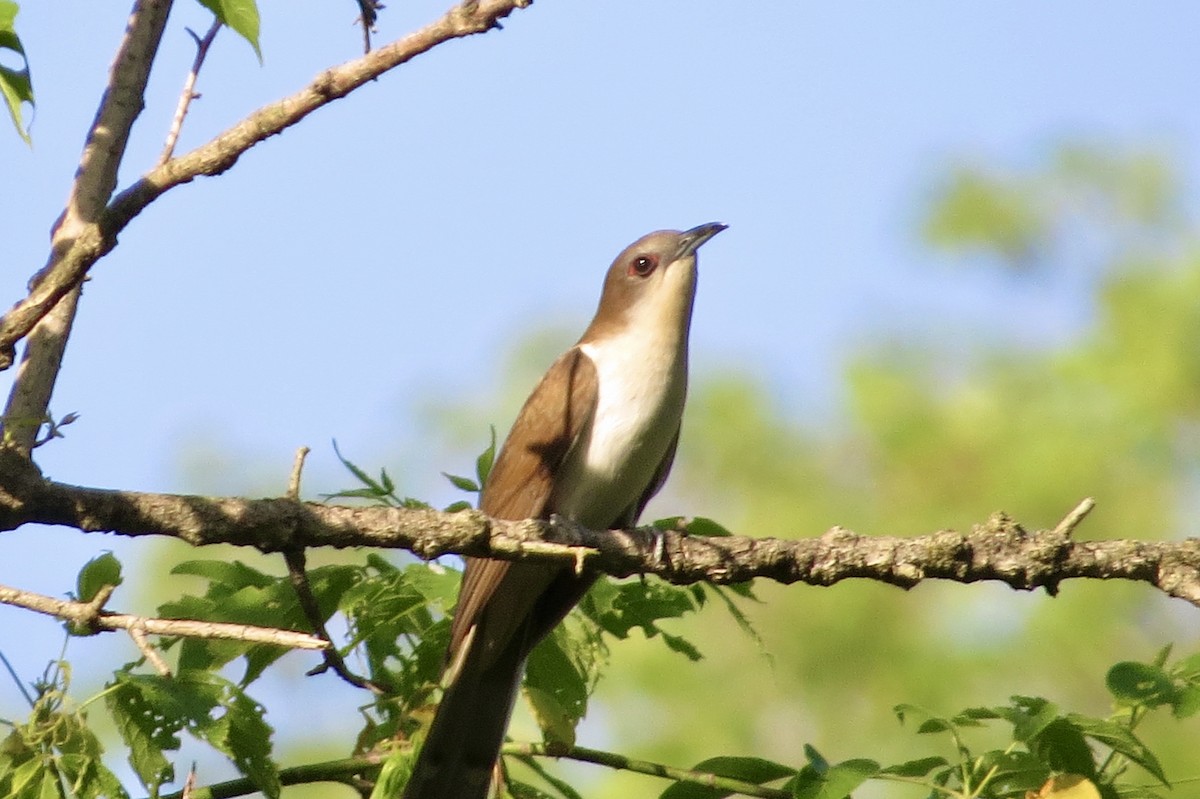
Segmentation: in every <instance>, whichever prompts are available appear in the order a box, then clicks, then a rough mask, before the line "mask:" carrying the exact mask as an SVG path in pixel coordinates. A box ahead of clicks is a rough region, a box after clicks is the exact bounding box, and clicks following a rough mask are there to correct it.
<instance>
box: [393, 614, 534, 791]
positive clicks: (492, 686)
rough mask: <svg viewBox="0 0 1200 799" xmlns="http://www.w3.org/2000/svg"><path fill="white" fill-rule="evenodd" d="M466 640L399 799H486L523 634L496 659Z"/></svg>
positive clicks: (517, 679)
mask: <svg viewBox="0 0 1200 799" xmlns="http://www.w3.org/2000/svg"><path fill="white" fill-rule="evenodd" d="M482 645H483V638H482V637H480V638H478V639H476V640H474V641H472V642H471V644H470V645H469V649H468V651H467V652H466V653H465V657H463V659H462V660H461V664H462V665H461V667H460V668H461V670H460V671H459V673H458V674H456V675H455V676H454V677H453V680H452V682H451V683H450V685H449V686H447V688H446V691H445V693H444V694H443V696H442V702H441V704H440V705H439V706H438V709H437V715H436V716H435V717H434V719H433V725H432V726H431V727H430V728H429V734H428V735H427V736H426V737H425V744H424V746H422V747H421V752H420V754H419V755H418V756H417V762H416V765H415V766H414V767H413V773H412V777H411V778H410V779H409V781H408V785H407V786H406V787H405V789H404V795H403V799H486V798H487V794H488V789H489V787H490V784H491V780H492V770H493V768H494V767H495V765H496V758H497V757H498V756H499V754H500V745H501V744H502V743H503V742H504V732H505V730H507V729H508V719H509V716H510V715H511V714H512V709H513V703H514V702H515V701H516V695H517V685H518V683H519V682H520V679H521V670H522V667H523V666H524V662H525V653H526V650H527V647H526V646H525V645H524V636H522V635H518V636H514V637H513V639H512V640H511V641H510V642H509V643H508V645H507V646H505V647H504V651H502V652H501V653H499V655H498V656H495V657H484V656H483V653H482V651H477V650H479V649H480V648H481V647H482Z"/></svg>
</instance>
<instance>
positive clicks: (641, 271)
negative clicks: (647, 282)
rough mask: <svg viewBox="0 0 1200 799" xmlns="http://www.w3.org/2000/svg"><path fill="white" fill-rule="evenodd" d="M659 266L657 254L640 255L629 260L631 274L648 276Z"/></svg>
mask: <svg viewBox="0 0 1200 799" xmlns="http://www.w3.org/2000/svg"><path fill="white" fill-rule="evenodd" d="M657 266H658V256H657V255H638V256H635V257H634V258H633V259H632V260H630V262H629V274H630V275H636V276H637V277H646V276H647V275H649V274H650V273H651V272H653V271H654V270H655V268H656V267H657Z"/></svg>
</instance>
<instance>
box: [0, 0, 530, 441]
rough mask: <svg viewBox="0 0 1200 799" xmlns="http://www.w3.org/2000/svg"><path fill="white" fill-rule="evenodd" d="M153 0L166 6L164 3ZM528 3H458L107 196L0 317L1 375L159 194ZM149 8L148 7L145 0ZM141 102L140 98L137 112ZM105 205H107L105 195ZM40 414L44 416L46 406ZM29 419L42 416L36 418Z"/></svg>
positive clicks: (217, 169)
mask: <svg viewBox="0 0 1200 799" xmlns="http://www.w3.org/2000/svg"><path fill="white" fill-rule="evenodd" d="M158 2H159V3H160V4H165V5H168V6H169V5H170V3H169V2H167V0H158ZM530 2H531V0H464V2H462V3H460V4H458V5H456V6H454V7H453V8H451V9H450V10H449V11H447V12H446V13H445V15H443V16H442V17H441V18H440V19H438V20H437V21H435V22H433V23H431V24H429V25H427V26H426V27H424V28H422V29H420V30H418V31H416V32H414V33H411V34H409V35H408V36H405V37H404V38H402V39H399V40H397V41H394V42H391V43H390V44H387V45H385V46H383V47H380V48H378V49H376V50H372V51H371V52H370V53H368V54H366V55H364V56H363V57H361V58H358V59H356V60H354V61H349V62H347V63H345V64H342V65H341V66H336V67H332V68H330V69H327V70H326V71H324V72H322V73H321V74H320V75H318V76H317V77H316V78H315V79H314V80H313V82H312V83H310V84H309V85H308V86H306V87H305V88H304V89H302V90H300V91H299V92H297V93H296V94H294V95H292V96H291V97H286V98H284V99H282V100H279V101H277V102H274V103H271V104H269V105H266V106H263V107H262V108H260V109H258V110H257V111H255V112H254V113H252V114H250V115H249V116H248V117H246V118H245V119H244V120H242V121H241V122H239V123H238V124H236V125H234V126H233V127H232V128H230V129H229V130H227V131H225V132H224V133H222V134H221V135H219V136H217V137H216V138H215V139H213V140H212V141H210V142H208V143H207V144H204V145H201V146H200V147H197V148H196V149H195V150H192V151H191V152H189V153H186V154H184V155H181V156H179V157H177V158H172V159H170V160H169V161H167V162H166V163H164V164H161V165H159V166H156V167H155V168H154V169H152V170H150V171H149V172H147V173H146V174H145V175H143V176H142V178H141V179H140V180H138V181H137V182H136V183H134V184H133V185H132V186H130V187H129V188H128V189H125V190H124V191H122V192H121V193H120V194H118V195H117V196H116V197H115V198H113V200H112V202H111V203H110V204H109V205H108V207H107V208H106V209H104V210H103V212H102V213H99V214H98V215H95V216H91V217H87V218H85V219H83V220H82V222H83V223H82V224H79V225H72V229H71V236H70V238H69V239H64V240H63V242H62V246H56V247H55V249H54V252H53V253H52V255H51V259H50V262H49V263H48V264H47V266H46V267H45V268H44V269H43V270H42V271H41V272H40V273H38V275H37V276H36V277H35V282H36V285H35V286H34V287H33V288H32V289H31V291H30V293H29V295H28V296H27V297H26V298H25V299H23V300H21V301H20V302H18V303H17V304H16V305H15V306H14V307H13V308H12V309H11V310H10V311H9V312H8V313H6V314H5V315H4V316H3V317H0V370H3V369H7V368H8V367H9V366H10V365H11V364H12V361H13V350H14V347H15V345H16V342H18V341H20V340H21V339H22V338H23V337H24V336H26V335H28V334H29V332H30V330H31V329H32V328H33V326H34V325H35V324H36V323H37V321H38V320H39V319H41V318H42V317H44V316H45V315H46V314H48V313H49V312H50V311H51V309H53V308H54V306H55V303H57V302H58V301H59V299H61V298H62V297H63V296H64V295H66V294H67V293H68V292H71V291H73V290H74V289H76V288H77V287H78V286H79V285H80V283H81V282H82V281H83V279H84V277H85V276H86V275H87V272H88V270H89V269H91V267H92V265H93V264H94V263H95V262H96V261H97V260H98V259H99V258H100V257H102V256H103V255H105V254H106V253H107V252H108V251H110V250H111V249H112V248H113V247H115V246H116V243H117V235H118V234H119V233H120V232H121V231H122V230H123V229H124V228H125V226H126V225H128V224H129V222H130V221H131V220H132V219H133V218H134V217H135V216H137V215H138V214H139V213H141V212H142V210H143V209H144V208H145V207H146V206H147V205H149V204H150V203H151V202H153V201H154V200H155V199H156V198H157V197H159V195H161V194H163V193H164V192H166V191H169V190H170V189H172V188H174V187H176V186H179V185H181V184H183V183H188V182H190V181H192V180H195V179H196V178H197V177H200V176H201V175H209V176H211V175H219V174H221V173H222V172H224V171H225V170H227V169H229V168H230V167H231V166H233V165H234V163H236V162H237V160H238V158H240V157H241V156H242V154H243V153H245V152H246V151H247V150H249V149H250V148H251V147H253V146H254V145H256V144H258V143H259V142H261V141H263V140H264V139H267V138H269V137H271V136H274V135H276V134H278V133H282V132H283V131H284V130H286V129H288V128H290V127H291V126H292V125H295V124H296V123H298V122H299V121H300V120H302V119H304V118H305V117H306V116H308V115H309V114H311V113H312V112H313V111H316V110H317V109H319V108H321V107H322V106H325V105H327V104H329V103H331V102H333V101H334V100H338V99H340V98H342V97H345V96H346V95H347V94H349V93H350V92H352V91H354V90H355V89H357V88H359V87H360V86H362V85H364V84H366V83H369V82H370V81H372V80H375V79H376V78H378V77H379V76H381V75H382V74H383V73H385V72H387V71H389V70H391V69H394V68H396V67H398V66H400V65H401V64H404V63H406V62H408V61H410V60H411V59H413V58H415V57H417V56H419V55H421V54H422V53H426V52H428V51H429V50H431V49H433V48H434V47H437V46H438V45H440V44H444V43H445V42H448V41H451V40H453V39H459V38H463V37H466V36H473V35H475V34H478V33H485V32H487V31H489V30H491V29H493V28H498V27H499V26H500V22H499V21H500V20H501V19H503V18H505V17H507V16H508V15H509V14H511V13H512V12H513V11H514V10H516V9H518V8H524V7H526V6H528V5H529V3H530ZM147 3H148V4H152V3H151V2H150V0H147ZM156 41H157V40H156ZM140 105H141V103H140V94H139V95H138V103H137V107H138V108H139V109H140ZM104 201H105V202H107V201H108V199H107V196H105V198H104ZM47 399H48V398H47ZM34 404H35V405H36V404H37V403H34ZM41 410H42V413H44V410H45V408H44V407H43V408H42V409H41ZM33 416H36V417H37V418H39V419H40V418H41V416H42V414H33Z"/></svg>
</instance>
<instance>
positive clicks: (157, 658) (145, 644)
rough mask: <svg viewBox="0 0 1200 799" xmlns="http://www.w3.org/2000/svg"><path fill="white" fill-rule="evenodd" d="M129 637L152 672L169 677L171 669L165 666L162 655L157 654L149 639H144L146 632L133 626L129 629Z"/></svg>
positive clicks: (136, 625)
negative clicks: (151, 668)
mask: <svg viewBox="0 0 1200 799" xmlns="http://www.w3.org/2000/svg"><path fill="white" fill-rule="evenodd" d="M129 637H130V638H132V639H133V642H134V643H135V644H137V648H138V649H139V650H141V653H142V655H143V656H144V657H145V658H146V660H147V661H149V663H150V665H151V666H153V667H154V670H155V671H157V672H158V673H159V674H161V675H162V676H163V677H170V676H171V669H170V667H169V666H167V662H166V661H165V660H163V659H162V655H160V654H158V650H157V649H155V648H154V644H152V643H150V639H149V638H147V637H146V630H145V628H144V627H142V625H140V624H135V625H133V626H132V627H130V628H129Z"/></svg>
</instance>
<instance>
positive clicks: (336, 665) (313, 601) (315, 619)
mask: <svg viewBox="0 0 1200 799" xmlns="http://www.w3.org/2000/svg"><path fill="white" fill-rule="evenodd" d="M308 453H309V448H308V447H300V448H299V449H298V450H296V460H295V462H293V464H292V474H291V477H290V478H288V488H287V494H286V496H287V498H288V499H290V500H292V501H295V502H299V501H300V473H301V472H302V471H303V469H304V459H305V458H306V457H308ZM283 559H284V561H285V562H286V563H287V569H288V577H289V579H290V580H291V582H292V588H293V589H295V591H296V600H297V601H298V602H299V603H300V609H301V610H302V611H304V617H305V618H306V619H308V623H309V626H311V627H312V630H313V632H314V633H316V635H317V637H318V638H320V639H321V640H323V641H325V642H326V643H328V644H329V646H327V647H326V648H325V650H324V651H323V652H322V653H321V654H322V656H323V658H324V661H325V662H324V663H322V664H321V665H320V666H317V667H316V668H314V669H312V670H310V671H309V672H308V675H309V676H310V677H311V676H313V675H316V674H321V673H322V672H325V671H328V670H329V669H333V672H334V673H335V674H337V675H338V676H339V677H341V678H342V679H343V680H345V681H346V682H348V683H350V684H351V685H353V686H355V687H356V688H365V689H367V690H368V691H371V692H373V693H376V694H380V695H382V694H384V693H385V690H384V689H383V687H381V686H379V685H378V684H376V683H374V682H372V681H371V680H368V679H366V678H365V677H360V676H358V675H357V674H355V673H354V672H352V671H350V667H349V666H347V665H346V661H345V659H343V658H342V653H341V652H338V650H337V647H336V646H334V643H333V639H332V638H331V637H330V636H329V630H327V629H326V627H325V621H324V620H323V619H322V618H321V608H320V605H318V604H317V598H316V596H315V595H314V594H313V592H312V585H311V584H310V583H309V582H308V572H307V565H306V561H307V557H306V556H305V554H304V549H303V548H298V549H289V550H285V551H284V553H283Z"/></svg>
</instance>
